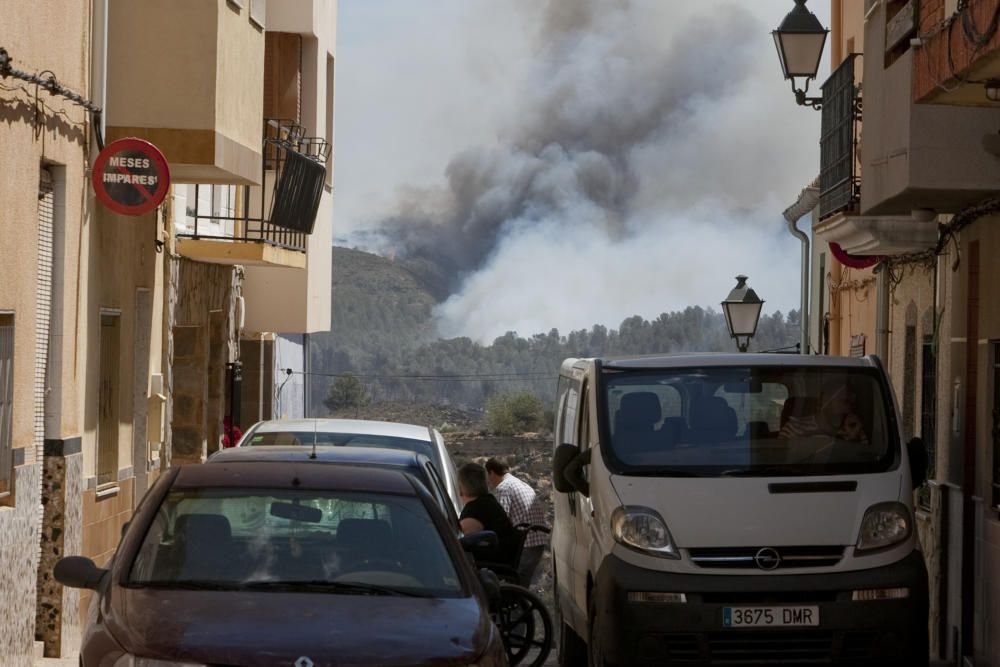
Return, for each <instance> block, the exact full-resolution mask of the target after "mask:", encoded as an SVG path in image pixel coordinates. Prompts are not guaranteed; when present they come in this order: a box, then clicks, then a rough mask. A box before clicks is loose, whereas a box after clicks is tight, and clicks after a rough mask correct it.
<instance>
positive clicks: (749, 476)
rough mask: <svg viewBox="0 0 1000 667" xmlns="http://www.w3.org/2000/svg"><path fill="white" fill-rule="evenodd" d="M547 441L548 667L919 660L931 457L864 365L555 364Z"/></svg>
mask: <svg viewBox="0 0 1000 667" xmlns="http://www.w3.org/2000/svg"><path fill="white" fill-rule="evenodd" d="M555 438H556V440H555V442H556V445H557V446H556V450H555V455H554V462H553V464H554V465H553V482H554V486H555V488H556V490H557V493H556V494H554V499H553V502H554V503H555V523H554V526H553V530H552V554H553V568H554V577H555V584H554V587H555V597H556V606H557V611H558V616H559V621H560V623H559V625H560V635H559V659H560V664H562V665H574V664H584V663H587V664H590V665H645V664H650V665H653V664H655V665H661V666H664V667H666V666H670V665H751V664H752V665H757V664H761V665H781V664H795V665H800V664H810V665H812V664H828V665H852V666H859V665H879V666H880V667H884V666H886V665H900V666H902V665H906V667H914V666H920V665H927V661H928V646H927V620H928V619H927V605H928V602H927V571H926V568H925V566H924V560H923V556H922V554H921V553H920V551H918V546H917V540H916V535H915V530H914V522H913V503H912V497H913V490H914V488H915V487H916V486H918V485H920V484H921V483H922V482H923V479H924V471H926V469H927V454H926V451H925V449H924V446H923V443H922V442H920V440H919V439H914V440H912V441H911V442H910V443H908V444H907V445H906V446H905V447H904V445H903V443H902V435H901V431H900V425H899V419H898V418H897V411H896V407H895V403H894V400H893V396H892V391H891V388H890V385H889V382H888V379H887V377H886V374H885V372H884V370H883V368H882V366H881V364H880V362H879V361H878V359H877V358H875V357H866V358H863V359H846V358H839V357H838V358H834V357H819V356H801V355H780V354H741V355H687V356H660V357H637V358H629V359H614V360H600V359H569V360H567V361H565V362H564V363H563V366H562V370H561V371H560V377H559V389H558V405H557V411H556V424H555ZM911 471H913V472H911Z"/></svg>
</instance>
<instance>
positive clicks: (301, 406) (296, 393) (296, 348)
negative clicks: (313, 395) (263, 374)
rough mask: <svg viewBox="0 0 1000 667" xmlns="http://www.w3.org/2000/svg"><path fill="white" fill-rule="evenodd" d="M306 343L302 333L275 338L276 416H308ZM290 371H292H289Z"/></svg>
mask: <svg viewBox="0 0 1000 667" xmlns="http://www.w3.org/2000/svg"><path fill="white" fill-rule="evenodd" d="M305 370H306V366H305V344H304V336H303V335H302V334H279V335H277V336H275V338H274V418H275V419H301V418H303V417H305V416H306V415H305V404H306V403H305V401H306V396H305V392H306V387H305V379H306V376H305ZM288 371H291V373H290V374H289V372H288Z"/></svg>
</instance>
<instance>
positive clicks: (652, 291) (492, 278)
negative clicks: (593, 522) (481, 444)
mask: <svg viewBox="0 0 1000 667" xmlns="http://www.w3.org/2000/svg"><path fill="white" fill-rule="evenodd" d="M691 5H695V6H694V7H692V6H691ZM517 6H518V8H519V11H521V12H523V13H524V18H525V22H524V24H525V25H527V26H531V28H530V29H533V30H534V37H533V47H532V49H533V50H532V53H531V60H530V66H529V69H528V72H527V76H526V77H525V78H524V80H523V81H521V82H519V84H518V85H520V86H521V89H520V94H519V99H518V108H517V111H516V113H513V114H512V115H511V117H510V118H507V119H506V120H505V122H504V123H503V124H502V126H501V127H500V128H498V130H497V136H498V141H497V143H496V144H494V145H489V146H474V147H469V148H467V149H466V150H463V151H461V152H460V153H458V154H457V155H455V156H454V157H453V158H452V159H451V160H450V162H449V163H448V165H447V167H446V168H445V179H446V182H445V184H444V185H442V186H439V187H431V188H426V187H425V188H419V189H409V190H406V191H403V192H402V193H401V194H400V195H399V198H398V201H397V203H396V205H395V209H394V211H393V212H392V213H391V214H390V215H389V216H387V217H386V218H385V219H383V220H381V221H380V223H379V224H378V225H377V227H376V229H377V230H378V231H377V234H378V235H381V237H382V238H381V241H380V244H382V245H383V247H392V248H394V249H396V250H398V252H399V254H400V255H401V256H404V257H409V258H417V259H421V260H424V261H427V262H430V264H432V265H433V266H434V267H436V270H437V271H438V272H439V274H440V275H441V276H442V277H443V280H444V283H445V286H446V288H447V291H448V293H449V294H450V297H449V298H448V299H447V300H446V301H445V302H444V303H443V304H442V305H441V307H440V308H439V309H438V316H439V319H440V328H441V333H442V334H443V335H449V336H450V335H470V336H473V337H475V338H480V339H484V340H488V339H490V338H491V337H493V336H495V335H499V334H502V333H504V332H505V331H508V330H516V331H518V332H520V333H522V334H532V333H536V332H538V331H547V330H549V329H550V328H552V327H553V326H559V327H563V328H564V330H565V328H570V327H581V326H588V325H590V324H593V323H594V322H596V321H603V322H605V323H609V324H611V325H615V324H617V322H618V321H620V319H621V318H623V317H625V316H628V315H631V314H635V313H640V314H642V315H645V316H655V315H656V314H657V313H659V312H662V311H663V310H668V309H672V308H682V307H683V306H686V305H693V304H703V305H704V304H711V303H713V302H714V303H717V302H718V301H719V300H720V299H721V298H722V297H723V296H724V295H725V293H726V292H727V291H728V289H729V287H730V286H731V283H732V276H733V275H735V273H737V272H741V271H748V272H751V273H750V275H751V282H752V283H753V284H754V286H755V288H756V289H757V291H758V292H759V293H762V294H763V295H765V298H767V297H768V296H771V295H773V296H775V297H778V298H779V303H780V299H781V298H785V297H789V296H790V295H791V294H794V291H795V288H794V284H792V285H791V286H790V285H789V283H790V282H792V283H793V282H794V281H793V280H792V281H790V280H789V279H790V278H793V277H794V276H795V275H796V274H795V273H787V274H785V275H783V276H781V275H778V274H776V272H775V270H774V267H775V266H776V265H778V264H781V263H784V266H785V267H786V269H789V270H791V271H792V272H794V271H795V268H796V266H795V264H794V259H795V257H796V255H795V245H794V241H791V245H789V243H790V241H789V239H790V237H785V236H783V235H782V234H783V232H782V226H781V219H780V215H779V214H780V211H781V210H782V209H783V208H784V207H785V206H787V205H788V204H789V203H791V199H790V198H791V196H793V195H794V193H796V192H797V189H798V187H800V186H802V185H804V184H805V183H806V182H808V181H810V180H811V179H812V177H813V176H814V174H813V173H810V171H809V170H808V167H806V168H805V169H803V168H802V166H801V165H802V164H805V165H808V164H809V161H808V158H809V157H810V156H811V154H810V153H809V152H806V151H803V150H802V147H801V144H799V145H795V144H794V142H790V141H789V139H788V138H787V136H786V133H787V128H783V127H782V126H781V124H780V123H776V122H775V120H774V111H775V109H776V108H777V107H781V106H788V105H789V103H790V95H788V94H787V91H784V90H783V89H782V88H780V85H772V84H780V76H779V75H778V73H777V64H776V62H773V61H774V54H773V47H771V46H770V44H769V43H768V42H769V37H768V35H767V30H766V28H765V27H764V25H763V24H762V23H761V21H760V20H759V19H758V18H757V17H756V16H754V15H753V14H752V13H751V12H750V11H748V10H747V9H745V8H744V7H741V6H739V5H735V4H732V3H727V2H717V1H711V2H708V1H706V2H700V3H677V2H669V3H668V2H662V0H645V1H643V0H631V1H630V0H548V2H543V3H539V2H524V3H519V4H518V5H517ZM769 79H774V80H775V81H773V82H772V81H768V84H767V85H764V84H763V83H762V81H763V80H769ZM776 87H777V88H778V90H779V91H780V92H774V91H775V88H776ZM804 136H809V135H808V134H805V135H804ZM813 141H814V139H813ZM786 150H791V151H796V150H797V151H798V153H800V154H801V153H803V152H805V154H806V159H805V161H804V162H803V160H802V159H801V156H798V157H797V159H796V160H792V161H788V160H787V159H786V158H785V157H784V156H783V153H784V152H785V151H786ZM779 189H780V190H781V192H780V197H788V198H789V199H788V201H783V200H782V199H781V198H780V197H779V194H778V193H777V190H779ZM782 256H783V257H784V258H782ZM755 269H759V272H758V273H757V275H756V276H755V274H754V273H753V272H752V271H754V270H755ZM699 286H700V288H699ZM768 290H771V291H770V292H768ZM786 303H793V300H792V299H791V298H789V299H788V300H787V301H786ZM584 304H586V305H584ZM596 304H600V305H599V306H598V305H596Z"/></svg>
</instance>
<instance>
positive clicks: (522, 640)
mask: <svg viewBox="0 0 1000 667" xmlns="http://www.w3.org/2000/svg"><path fill="white" fill-rule="evenodd" d="M493 621H494V623H496V625H497V628H499V629H500V636H501V637H502V639H503V645H504V649H505V650H506V651H507V660H508V661H509V662H510V664H511V666H512V667H513V665H522V664H523V665H527V666H528V667H540V666H541V665H542V664H543V663H544V662H545V659H546V658H548V657H549V652H550V651H551V650H552V618H551V617H550V616H549V612H548V610H547V609H546V608H545V605H544V604H542V601H541V600H540V599H539V598H538V596H537V595H535V594H534V593H532V592H531V591H529V590H528V589H527V588H524V587H522V586H518V585H516V584H508V583H501V584H500V603H499V608H498V609H496V610H495V611H494V613H493Z"/></svg>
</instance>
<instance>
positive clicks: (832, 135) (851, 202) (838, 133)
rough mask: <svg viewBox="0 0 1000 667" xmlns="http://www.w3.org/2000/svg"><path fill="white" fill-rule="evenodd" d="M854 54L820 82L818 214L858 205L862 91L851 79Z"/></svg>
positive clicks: (852, 207) (826, 213) (840, 210)
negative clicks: (820, 116) (820, 129)
mask: <svg viewBox="0 0 1000 667" xmlns="http://www.w3.org/2000/svg"><path fill="white" fill-rule="evenodd" d="M856 58H857V54H851V55H849V56H848V57H847V58H846V59H844V62H842V63H841V64H840V66H839V67H837V69H835V70H834V71H833V74H831V75H830V78H828V79H827V80H826V82H825V83H824V84H823V86H822V90H823V110H822V114H823V116H822V131H821V135H820V172H819V217H820V220H823V219H824V218H828V217H830V216H831V215H833V214H835V213H840V212H842V211H851V210H855V209H856V208H857V204H858V201H859V200H860V199H861V177H860V174H859V169H858V158H857V149H858V139H859V136H860V129H861V92H860V87H859V86H858V85H856V84H855V81H854V67H855V60H856Z"/></svg>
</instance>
